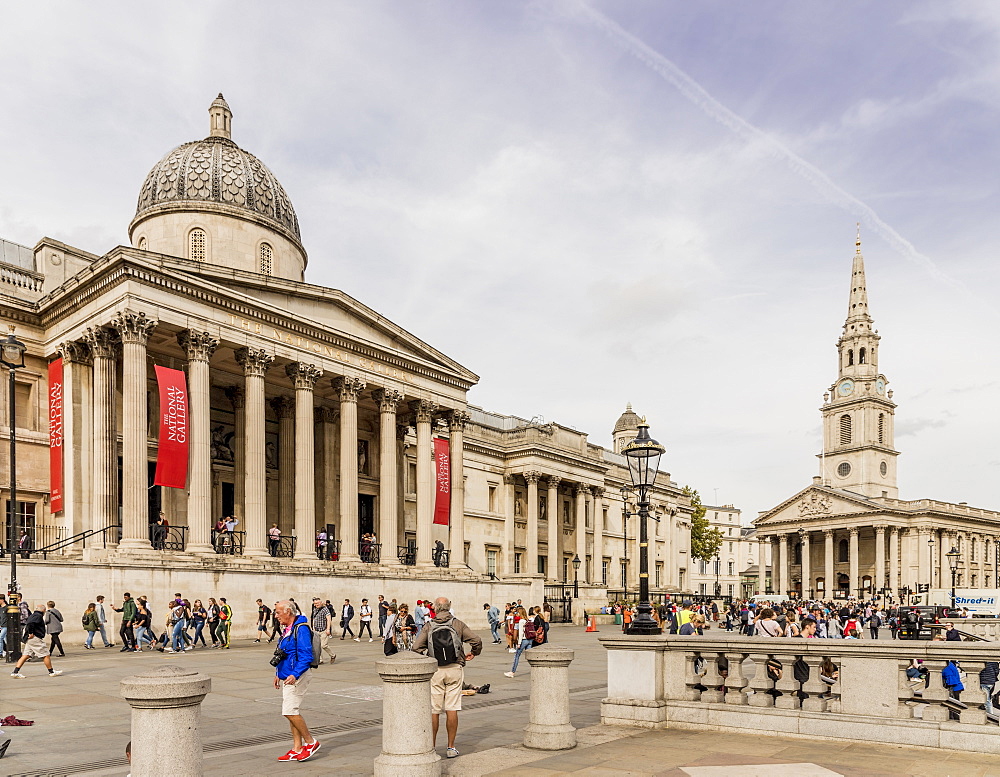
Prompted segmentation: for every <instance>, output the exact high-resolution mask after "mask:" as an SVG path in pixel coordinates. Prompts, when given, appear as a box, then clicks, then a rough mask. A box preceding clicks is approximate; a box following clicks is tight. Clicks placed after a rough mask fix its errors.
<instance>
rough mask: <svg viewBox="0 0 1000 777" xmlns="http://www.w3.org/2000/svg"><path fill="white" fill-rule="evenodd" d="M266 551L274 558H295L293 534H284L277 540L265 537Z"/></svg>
mask: <svg viewBox="0 0 1000 777" xmlns="http://www.w3.org/2000/svg"><path fill="white" fill-rule="evenodd" d="M267 547H268V552H269V553H270V554H271V555H272V556H274V557H275V558H295V535H294V534H286V535H282V536H281V537H279V538H278V540H277V541H275V540H272V539H271V538H270V537H268V538H267Z"/></svg>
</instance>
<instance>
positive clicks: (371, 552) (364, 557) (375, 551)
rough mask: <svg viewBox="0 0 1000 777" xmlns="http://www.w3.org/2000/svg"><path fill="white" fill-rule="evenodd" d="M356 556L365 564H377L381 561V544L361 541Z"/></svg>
mask: <svg viewBox="0 0 1000 777" xmlns="http://www.w3.org/2000/svg"><path fill="white" fill-rule="evenodd" d="M358 555H359V556H361V561H362V562H364V563H365V564H378V563H379V562H380V561H381V560H382V543H380V542H369V541H367V540H362V541H361V542H359V543H358Z"/></svg>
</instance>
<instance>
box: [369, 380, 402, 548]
mask: <svg viewBox="0 0 1000 777" xmlns="http://www.w3.org/2000/svg"><path fill="white" fill-rule="evenodd" d="M374 397H375V401H376V402H378V420H379V427H378V434H379V459H378V538H379V542H381V543H382V563H383V564H394V563H397V562H398V558H397V557H396V535H397V534H398V533H399V509H398V501H399V494H398V493H397V489H396V483H397V482H398V481H397V477H398V470H399V462H398V461H397V460H396V408H397V407H398V406H399V403H400V402H402V401H403V392H402V391H396V390H395V389H378V390H377V391H376V392H375V393H374Z"/></svg>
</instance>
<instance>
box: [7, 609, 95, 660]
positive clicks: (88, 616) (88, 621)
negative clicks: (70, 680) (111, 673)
mask: <svg viewBox="0 0 1000 777" xmlns="http://www.w3.org/2000/svg"><path fill="white" fill-rule="evenodd" d="M0 617H4V618H6V617H7V613H2V615H0ZM81 620H82V621H83V630H84V631H86V632H87V641H86V642H84V643H83V646H84V648H86V649H87V650H93V649H94V644H93V643H94V635H95V634H96V633H97V630H98V629H99V628H100V625H101V624H100V621H99V620H98V618H97V604H96V603H94V602H91V603H90V604H88V605H87V609H86V610H84V611H83V618H82V619H81ZM6 631H7V630H6V629H2V630H0V637H3V636H6V633H5V632H6ZM0 642H2V639H0ZM3 644H6V643H3Z"/></svg>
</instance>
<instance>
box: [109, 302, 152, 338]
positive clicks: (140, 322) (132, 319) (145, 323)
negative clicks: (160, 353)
mask: <svg viewBox="0 0 1000 777" xmlns="http://www.w3.org/2000/svg"><path fill="white" fill-rule="evenodd" d="M158 323H159V322H158V321H154V320H153V319H151V318H146V314H145V313H133V312H132V311H130V310H123V311H121V312H119V313H115V315H114V317H113V318H112V319H111V326H112V327H114V328H115V329H116V330H117V331H118V336H119V337H120V338H121V340H122V342H123V343H137V344H138V345H145V344H146V342H147V341H148V340H149V336H150V334H152V332H153V329H155V328H156V325H157V324H158Z"/></svg>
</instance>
